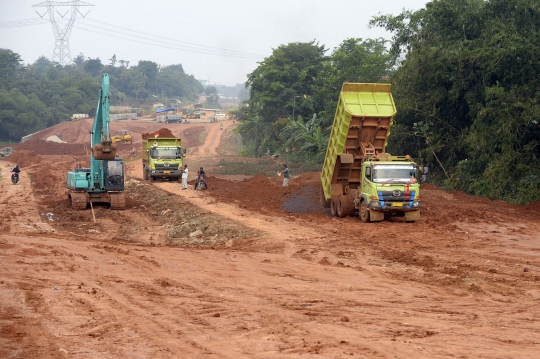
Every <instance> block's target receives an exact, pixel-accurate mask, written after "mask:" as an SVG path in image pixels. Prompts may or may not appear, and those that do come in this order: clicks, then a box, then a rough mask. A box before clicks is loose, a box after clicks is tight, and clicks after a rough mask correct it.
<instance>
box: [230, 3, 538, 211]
mask: <svg viewBox="0 0 540 359" xmlns="http://www.w3.org/2000/svg"><path fill="white" fill-rule="evenodd" d="M369 25H370V26H372V27H381V28H384V29H386V30H387V31H389V32H390V33H391V34H392V39H391V40H388V41H387V40H384V39H367V40H363V39H358V38H350V39H346V40H345V41H343V43H341V44H340V46H339V47H337V48H335V49H334V50H333V51H332V52H331V53H330V54H327V52H328V50H327V49H326V48H325V47H324V46H323V45H320V44H319V43H318V42H317V41H311V42H308V43H290V44H286V45H281V46H279V47H278V48H276V49H274V50H273V52H272V55H271V56H269V57H267V58H265V59H264V61H262V62H260V63H259V66H258V67H257V68H256V69H255V70H254V71H253V72H252V73H251V74H249V75H248V81H247V82H246V88H249V91H250V94H249V99H248V100H246V101H244V102H243V104H242V106H241V107H240V108H239V109H238V111H237V113H236V114H237V117H238V119H239V120H240V121H241V123H240V125H239V127H238V131H239V133H240V134H241V135H242V138H243V141H244V144H245V151H246V153H249V154H254V155H259V156H261V155H263V154H265V153H266V152H267V151H268V149H269V150H270V151H271V152H280V153H282V154H284V153H288V155H289V157H292V158H301V159H303V160H304V161H311V162H316V163H320V164H322V162H323V160H324V154H325V152H326V144H327V140H328V136H329V133H330V129H331V125H332V122H333V117H334V111H335V108H336V104H337V99H338V96H339V91H340V89H341V85H342V83H343V82H345V81H347V82H388V83H391V84H392V94H393V97H394V100H395V102H396V107H397V115H396V117H395V122H394V125H393V127H392V131H391V136H390V139H389V145H388V148H387V150H388V152H390V153H393V154H399V155H403V154H410V155H412V156H413V157H415V158H416V160H417V161H418V162H420V163H421V164H423V165H424V166H428V167H430V168H431V170H432V174H431V176H432V177H431V180H432V181H434V182H435V183H437V184H439V185H442V186H444V187H445V188H448V189H458V190H463V191H465V192H467V193H469V194H476V195H479V196H483V197H488V198H491V199H503V200H506V201H509V202H512V203H529V202H531V201H536V200H539V199H540V145H539V144H540V124H539V122H540V60H539V59H540V5H539V3H538V1H537V0H434V1H431V2H430V3H428V4H426V6H425V8H423V9H420V10H418V11H403V12H402V13H400V14H398V15H380V16H376V17H374V18H372V20H371V21H370V24H369Z"/></svg>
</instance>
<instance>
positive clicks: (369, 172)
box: [366, 167, 371, 179]
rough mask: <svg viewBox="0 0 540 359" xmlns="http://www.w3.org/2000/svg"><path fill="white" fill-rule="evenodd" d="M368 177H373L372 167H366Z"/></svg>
mask: <svg viewBox="0 0 540 359" xmlns="http://www.w3.org/2000/svg"><path fill="white" fill-rule="evenodd" d="M366 177H367V178H370V179H371V167H366Z"/></svg>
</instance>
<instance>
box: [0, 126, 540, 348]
mask: <svg viewBox="0 0 540 359" xmlns="http://www.w3.org/2000/svg"><path fill="white" fill-rule="evenodd" d="M145 126H146V127H144V126H142V125H141V128H140V133H145V132H149V131H155V130H157V129H159V128H156V124H148V125H145ZM180 126H183V125H178V127H179V128H180ZM198 126H202V128H203V129H202V130H198V132H193V134H192V136H196V137H197V138H198V139H199V141H200V140H202V137H204V141H203V143H202V145H200V146H197V144H198V143H197V142H196V141H195V140H196V139H195V137H193V138H192V139H190V141H194V142H193V143H194V144H193V145H190V146H189V147H190V148H191V150H189V151H188V153H189V156H188V157H187V158H186V160H187V161H188V162H187V163H188V164H189V161H190V158H192V159H193V160H194V161H195V160H198V161H203V162H204V157H201V156H210V157H216V156H219V155H218V153H219V151H216V149H217V148H218V147H219V143H220V137H221V135H222V133H223V132H225V130H224V131H220V130H219V128H218V127H219V125H218V124H207V125H198ZM216 126H217V127H216ZM226 126H233V125H232V123H230V122H227V123H226ZM158 127H159V126H158ZM195 127H196V126H193V128H195ZM216 128H217V130H216ZM182 130H186V128H182ZM64 131H68V132H66V133H70V136H73V138H77V139H78V138H79V137H80V138H82V137H83V136H82V135H81V134H79V133H78V131H83V129H80V128H77V127H73V128H66V129H64ZM173 133H175V134H176V132H175V130H173ZM202 134H205V136H202ZM66 136H67V134H66ZM189 136H190V134H189V133H188V134H187V137H189ZM77 141H78V140H77ZM77 141H75V140H74V142H73V143H74V144H77V143H80V142H77ZM183 141H184V140H183ZM186 141H187V140H186ZM36 153H39V150H38V151H37V152H36V151H35V152H34V153H31V152H24V151H18V152H16V153H15V154H14V155H12V157H10V158H9V160H10V162H6V161H0V168H1V169H2V175H3V178H2V180H1V181H0V191H1V192H0V204H1V206H2V208H3V213H4V215H3V216H2V218H1V219H0V226H1V234H0V358H67V357H76V358H203V357H204V358H304V357H305V358H340V357H343V358H350V357H352V358H411V357H415V358H537V357H538V353H539V352H540V307H539V304H540V224H539V222H538V219H539V218H540V208H539V207H540V204H539V203H536V204H531V205H529V206H525V207H523V206H514V205H509V204H507V203H504V202H493V201H489V200H484V199H479V198H476V197H470V196H466V195H464V194H462V193H447V192H444V191H442V190H439V189H437V188H434V187H433V186H424V188H423V192H422V204H423V206H424V209H423V211H422V215H423V218H422V220H421V221H419V222H416V223H414V224H410V223H405V222H404V221H403V220H402V219H401V218H399V217H397V218H392V219H390V220H389V221H385V222H381V223H372V224H365V223H362V222H360V221H359V220H358V218H345V219H338V218H331V217H328V216H326V215H325V214H324V213H323V212H324V211H323V209H322V208H319V207H318V206H317V205H316V198H318V188H319V186H320V184H319V183H318V179H317V178H318V175H317V174H304V175H302V176H299V177H296V178H293V179H292V180H291V186H290V187H289V188H286V189H284V188H282V187H280V186H279V184H280V181H279V178H278V177H276V178H271V179H265V178H264V177H259V176H258V177H254V178H251V179H246V180H244V181H240V182H231V181H228V180H226V179H224V178H213V177H212V176H210V177H209V178H208V182H209V185H210V188H209V190H207V191H203V192H196V191H193V190H191V189H190V190H188V191H181V190H180V186H179V184H178V183H174V182H155V183H152V184H150V183H149V182H144V181H142V179H141V178H140V177H141V176H140V173H139V172H140V168H141V163H140V160H137V159H135V160H132V161H130V162H128V163H127V166H128V171H129V172H128V175H129V176H130V179H129V180H128V183H127V185H126V194H127V196H128V208H127V209H126V210H125V211H111V210H110V209H108V208H104V207H98V208H96V217H97V223H94V222H93V220H92V214H91V212H90V210H88V211H72V210H71V209H70V208H69V207H68V206H67V203H66V200H65V188H64V178H65V172H66V171H68V170H69V169H70V168H71V167H72V166H73V159H74V156H73V155H71V156H70V155H52V154H43V155H39V156H37V155H36ZM78 157H80V159H81V160H83V161H84V159H85V156H83V155H81V156H78ZM194 157H195V158H194ZM15 161H16V162H17V163H18V164H19V165H21V166H22V168H23V174H22V178H21V182H20V183H19V184H18V185H16V186H15V185H12V184H11V183H10V182H9V181H8V180H9V178H8V177H7V176H6V171H7V170H8V167H9V165H10V164H11V163H13V162H15ZM193 170H195V169H192V171H193ZM293 171H294V169H293ZM193 175H194V174H193V173H192V176H193ZM284 208H286V209H284Z"/></svg>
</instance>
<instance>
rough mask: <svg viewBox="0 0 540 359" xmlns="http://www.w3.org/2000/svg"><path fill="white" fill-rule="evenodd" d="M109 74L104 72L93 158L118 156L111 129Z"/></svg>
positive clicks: (94, 128) (93, 127)
mask: <svg viewBox="0 0 540 359" xmlns="http://www.w3.org/2000/svg"><path fill="white" fill-rule="evenodd" d="M109 108H110V103H109V75H108V74H103V79H102V82H101V89H100V90H99V100H98V105H97V110H96V116H95V117H94V125H93V126H92V132H91V133H90V134H91V146H92V159H95V160H98V161H100V160H114V159H115V158H116V146H117V145H116V143H113V141H112V138H111V135H110V130H109V122H110V111H109Z"/></svg>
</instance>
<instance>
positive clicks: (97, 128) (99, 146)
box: [66, 74, 126, 209]
mask: <svg viewBox="0 0 540 359" xmlns="http://www.w3.org/2000/svg"><path fill="white" fill-rule="evenodd" d="M109 107H110V103H109V75H108V74H103V79H102V83H101V89H100V90H99V100H98V105H97V111H96V116H95V117H94V124H93V126H92V131H91V132H90V144H91V147H92V152H91V154H90V168H82V167H80V166H79V165H78V164H76V165H75V170H74V171H73V172H68V173H67V179H66V185H67V188H68V189H69V193H68V198H69V202H70V204H71V207H72V208H74V209H86V208H87V207H88V205H89V204H90V205H91V204H92V203H105V204H109V205H110V208H111V209H125V208H126V198H125V195H124V192H123V191H124V161H123V160H122V159H121V158H119V157H117V155H116V146H117V145H116V143H113V141H112V138H111V135H110V131H109V122H110V112H109Z"/></svg>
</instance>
